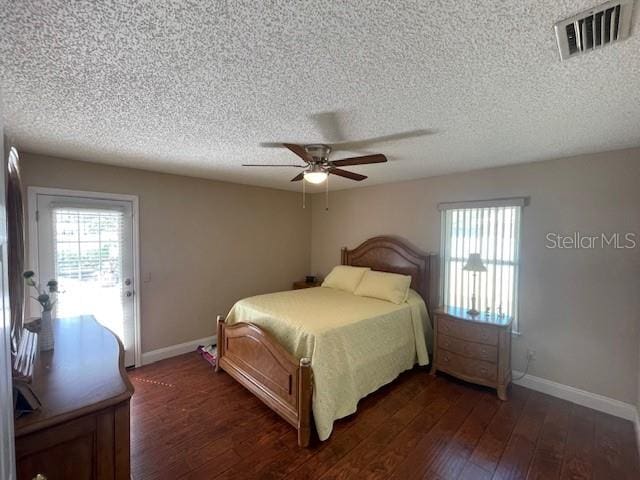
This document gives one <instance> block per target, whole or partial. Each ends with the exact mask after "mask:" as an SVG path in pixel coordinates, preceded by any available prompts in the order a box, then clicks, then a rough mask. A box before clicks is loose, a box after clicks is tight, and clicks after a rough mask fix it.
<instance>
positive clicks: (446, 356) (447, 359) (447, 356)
mask: <svg viewBox="0 0 640 480" xmlns="http://www.w3.org/2000/svg"><path fill="white" fill-rule="evenodd" d="M444 361H445V363H446V362H448V361H449V355H445V356H444Z"/></svg>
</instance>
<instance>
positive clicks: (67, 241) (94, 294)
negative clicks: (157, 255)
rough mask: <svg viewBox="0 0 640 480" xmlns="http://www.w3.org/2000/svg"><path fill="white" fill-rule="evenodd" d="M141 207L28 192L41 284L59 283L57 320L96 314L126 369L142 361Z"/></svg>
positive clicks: (82, 195)
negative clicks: (119, 343) (117, 342)
mask: <svg viewBox="0 0 640 480" xmlns="http://www.w3.org/2000/svg"><path fill="white" fill-rule="evenodd" d="M137 208H138V204H137V197H133V196H129V195H112V194H102V193H90V192H74V191H68V190H57V189H43V188H34V187H30V188H29V226H30V230H29V232H30V235H29V237H30V249H31V250H30V258H31V260H32V266H33V269H34V271H35V272H36V276H37V278H38V280H39V283H40V285H46V283H47V281H48V280H49V279H52V278H55V279H57V280H58V289H59V291H60V293H59V295H58V301H57V304H56V306H55V316H56V317H57V318H64V317H77V316H81V315H93V316H94V317H95V318H96V320H97V321H98V322H100V323H101V324H102V325H104V326H105V327H107V328H109V329H110V330H111V331H113V332H114V333H115V334H116V335H117V336H118V337H119V338H120V340H121V341H122V343H123V345H124V350H125V366H134V365H139V363H140V362H139V361H138V360H139V358H140V355H139V352H140V348H139V343H140V338H139V327H138V324H139V321H138V311H139V308H138V305H139V301H138V288H137V284H138V282H137V280H138V275H137V270H138V269H137V268H136V266H137V258H138V248H137V244H138V242H137V231H138V228H137ZM34 249H35V250H34ZM30 312H38V310H37V304H34V303H32V304H30ZM34 316H35V315H34Z"/></svg>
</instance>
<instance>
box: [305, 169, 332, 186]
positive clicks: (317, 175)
mask: <svg viewBox="0 0 640 480" xmlns="http://www.w3.org/2000/svg"><path fill="white" fill-rule="evenodd" d="M304 179H305V180H306V181H307V182H309V183H315V184H316V185H317V184H319V183H322V182H324V181H325V180H326V179H327V172H305V174H304Z"/></svg>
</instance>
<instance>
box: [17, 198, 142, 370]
mask: <svg viewBox="0 0 640 480" xmlns="http://www.w3.org/2000/svg"><path fill="white" fill-rule="evenodd" d="M38 195H58V196H64V197H80V198H90V199H92V200H117V201H127V202H131V206H132V210H131V212H132V222H133V225H132V232H131V233H132V237H133V252H132V253H133V288H134V292H135V295H134V297H135V298H134V302H133V325H134V327H133V329H134V336H135V339H134V361H135V366H136V367H140V366H142V338H141V329H140V215H139V205H138V203H139V202H138V196H137V195H128V194H123V193H105V192H88V191H85V190H67V189H62V188H49V187H32V186H30V187H27V204H28V206H27V212H28V213H27V228H28V232H29V233H28V237H29V238H28V240H29V241H28V245H29V256H28V261H29V265H30V268H31V269H32V270H34V271H35V272H38V271H39V264H38V222H37V220H36V207H37V196H38ZM26 306H27V308H28V307H29V304H28V303H27V305H26Z"/></svg>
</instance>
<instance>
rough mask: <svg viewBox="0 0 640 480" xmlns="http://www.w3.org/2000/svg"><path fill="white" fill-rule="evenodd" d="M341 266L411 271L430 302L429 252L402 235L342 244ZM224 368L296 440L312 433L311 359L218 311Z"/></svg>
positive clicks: (220, 356) (220, 366)
mask: <svg viewBox="0 0 640 480" xmlns="http://www.w3.org/2000/svg"><path fill="white" fill-rule="evenodd" d="M342 265H353V266H357V267H371V269H372V270H378V271H384V272H393V273H402V274H404V275H411V288H413V289H414V290H415V291H417V292H418V293H420V295H422V297H423V299H424V300H425V302H426V303H427V306H429V305H430V302H429V300H430V288H429V285H430V275H431V270H430V267H431V255H428V254H423V253H420V252H419V251H418V250H416V249H414V248H413V247H411V246H410V245H409V244H408V243H407V242H405V241H404V240H401V239H398V238H395V237H387V236H384V237H374V238H371V239H369V240H367V241H365V242H364V243H362V244H361V245H360V246H358V247H356V248H355V249H353V250H348V249H347V248H343V249H342ZM220 369H222V370H224V371H226V372H227V373H228V374H229V375H231V376H232V377H233V378H235V379H236V380H237V381H238V382H240V383H241V384H242V385H244V386H245V387H246V388H247V389H248V390H249V391H251V392H252V393H253V394H254V395H255V396H256V397H258V398H259V399H260V400H262V401H263V402H264V403H265V404H266V405H267V406H268V407H270V408H271V409H272V410H273V411H275V412H276V413H277V414H278V415H280V416H281V417H282V418H284V419H285V420H286V421H287V422H289V423H290V424H291V425H292V426H293V427H294V428H296V429H297V431H298V445H299V446H301V447H307V446H308V445H309V439H310V437H311V424H312V414H311V398H312V394H313V372H312V371H311V359H310V358H301V359H300V360H298V359H296V358H295V357H294V356H293V355H291V354H290V353H289V352H287V351H286V350H285V349H284V348H283V347H282V346H281V345H280V344H279V343H278V342H277V340H276V339H275V338H274V337H272V336H271V335H270V334H269V333H267V332H266V331H264V330H263V329H261V328H260V327H258V326H256V325H254V324H251V323H243V322H240V323H236V324H234V325H227V324H226V323H225V320H224V317H223V316H221V315H218V362H217V363H216V371H219V370H220Z"/></svg>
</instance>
